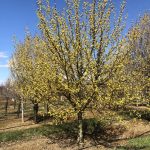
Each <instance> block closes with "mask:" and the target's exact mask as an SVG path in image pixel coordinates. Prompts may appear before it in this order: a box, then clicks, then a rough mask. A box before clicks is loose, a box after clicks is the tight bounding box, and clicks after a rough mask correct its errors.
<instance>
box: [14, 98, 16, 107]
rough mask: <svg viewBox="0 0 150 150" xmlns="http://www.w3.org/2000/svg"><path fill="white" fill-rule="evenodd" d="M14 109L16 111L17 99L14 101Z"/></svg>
mask: <svg viewBox="0 0 150 150" xmlns="http://www.w3.org/2000/svg"><path fill="white" fill-rule="evenodd" d="M14 109H16V99H14Z"/></svg>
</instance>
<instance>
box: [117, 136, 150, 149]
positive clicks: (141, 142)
mask: <svg viewBox="0 0 150 150" xmlns="http://www.w3.org/2000/svg"><path fill="white" fill-rule="evenodd" d="M116 150H150V135H146V136H142V137H138V138H133V139H129V140H127V142H126V145H124V146H118V147H117V149H116Z"/></svg>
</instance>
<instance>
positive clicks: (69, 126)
mask: <svg viewBox="0 0 150 150" xmlns="http://www.w3.org/2000/svg"><path fill="white" fill-rule="evenodd" d="M91 121H92V120H90V122H91ZM76 125H77V124H76V122H72V123H64V124H61V125H41V126H40V127H36V128H30V129H24V130H16V131H7V132H2V133H0V143H1V142H14V141H19V140H22V141H23V140H30V139H31V138H32V137H40V136H44V137H47V138H50V139H51V138H52V137H53V136H55V135H56V136H55V137H57V138H62V139H63V138H64V137H63V136H64V135H67V136H68V137H71V138H77V137H76V135H77V126H76ZM65 137H66V136H65ZM125 143H126V144H124V145H121V142H120V145H119V146H117V148H116V150H150V135H146V136H141V137H137V138H133V139H128V140H126V141H125ZM110 144H111V143H110ZM112 149H114V147H112Z"/></svg>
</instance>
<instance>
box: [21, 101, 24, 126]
mask: <svg viewBox="0 0 150 150" xmlns="http://www.w3.org/2000/svg"><path fill="white" fill-rule="evenodd" d="M21 118H22V123H23V122H24V106H23V99H22V101H21Z"/></svg>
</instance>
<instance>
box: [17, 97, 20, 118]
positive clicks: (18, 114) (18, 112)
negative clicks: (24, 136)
mask: <svg viewBox="0 0 150 150" xmlns="http://www.w3.org/2000/svg"><path fill="white" fill-rule="evenodd" d="M20 109H21V101H20V100H19V103H18V110H17V117H18V118H19V117H20V112H21V111H20Z"/></svg>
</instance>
